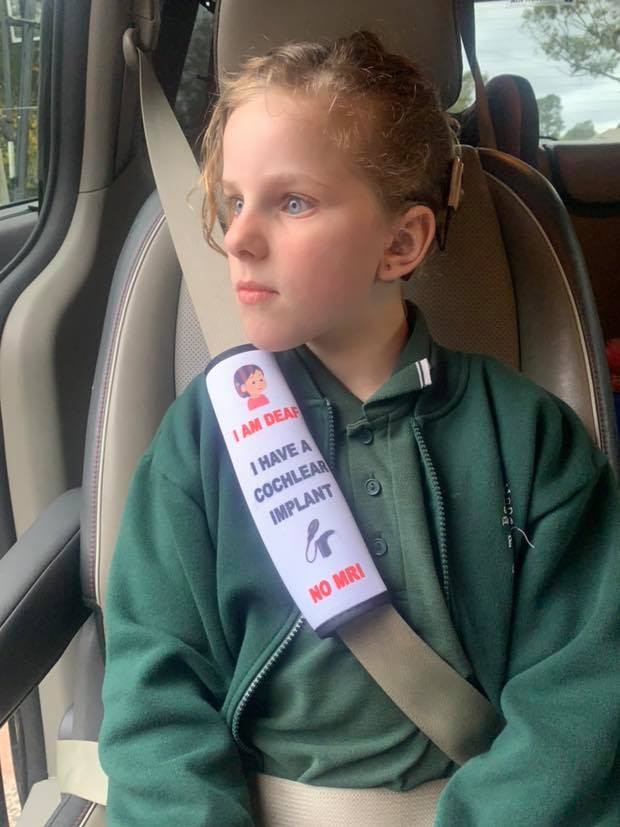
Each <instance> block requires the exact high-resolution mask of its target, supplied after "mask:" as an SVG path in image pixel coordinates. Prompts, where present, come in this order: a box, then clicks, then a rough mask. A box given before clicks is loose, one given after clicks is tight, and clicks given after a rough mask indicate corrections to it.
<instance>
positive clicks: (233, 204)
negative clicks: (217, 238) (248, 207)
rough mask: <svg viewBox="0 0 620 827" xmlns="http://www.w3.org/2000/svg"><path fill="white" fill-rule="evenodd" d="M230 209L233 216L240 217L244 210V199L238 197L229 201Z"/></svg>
mask: <svg viewBox="0 0 620 827" xmlns="http://www.w3.org/2000/svg"><path fill="white" fill-rule="evenodd" d="M229 204H230V209H231V212H232V214H233V215H239V213H240V212H241V210H242V209H243V199H242V198H239V197H238V196H237V195H235V196H233V197H232V198H230V199H229Z"/></svg>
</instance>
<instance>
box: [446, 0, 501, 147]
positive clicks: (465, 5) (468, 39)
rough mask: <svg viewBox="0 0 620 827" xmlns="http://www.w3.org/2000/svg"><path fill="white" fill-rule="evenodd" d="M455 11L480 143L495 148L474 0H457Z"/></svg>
mask: <svg viewBox="0 0 620 827" xmlns="http://www.w3.org/2000/svg"><path fill="white" fill-rule="evenodd" d="M456 11H457V17H458V23H459V29H460V32H461V39H462V41H463V47H464V49H465V54H466V56H467V62H468V63H469V68H470V69H471V74H472V77H473V79H474V87H475V90H476V110H477V117H478V135H479V137H480V145H481V146H484V147H488V148H489V149H497V141H496V138H495V127H494V126H493V118H492V117H491V110H490V109H489V98H488V96H487V90H486V87H485V85H484V80H483V79H482V72H481V71H480V65H479V63H478V58H477V56H476V14H475V9H474V0H457V2H456Z"/></svg>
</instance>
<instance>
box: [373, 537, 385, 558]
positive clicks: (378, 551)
mask: <svg viewBox="0 0 620 827" xmlns="http://www.w3.org/2000/svg"><path fill="white" fill-rule="evenodd" d="M387 550H388V544H387V543H386V542H385V540H384V539H383V537H375V539H374V540H373V541H372V551H373V554H374V555H375V557H382V556H383V555H384V554H387Z"/></svg>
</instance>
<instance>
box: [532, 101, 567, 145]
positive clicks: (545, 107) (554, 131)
mask: <svg viewBox="0 0 620 827" xmlns="http://www.w3.org/2000/svg"><path fill="white" fill-rule="evenodd" d="M536 103H537V104H538V119H539V122H540V125H539V129H538V132H539V134H540V135H543V136H544V137H545V138H559V137H560V133H561V132H562V130H563V129H564V120H563V118H562V99H561V98H560V96H559V95H545V96H544V97H542V98H537V99H536Z"/></svg>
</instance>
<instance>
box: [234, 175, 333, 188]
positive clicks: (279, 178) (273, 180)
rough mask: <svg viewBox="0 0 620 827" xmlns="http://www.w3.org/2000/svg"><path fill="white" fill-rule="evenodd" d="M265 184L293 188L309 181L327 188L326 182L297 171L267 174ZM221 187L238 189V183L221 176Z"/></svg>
mask: <svg viewBox="0 0 620 827" xmlns="http://www.w3.org/2000/svg"><path fill="white" fill-rule="evenodd" d="M263 180H264V182H265V184H266V185H267V186H281V187H290V188H291V189H294V188H295V187H294V186H293V185H294V184H298V183H302V182H309V183H311V184H314V185H315V186H318V187H321V188H322V189H327V188H328V186H329V184H326V183H325V182H324V181H319V180H318V179H317V178H313V177H312V176H311V175H305V174H304V173H298V172H292V173H288V172H283V173H277V174H275V175H268V176H267V177H266V178H265V179H263ZM221 184H222V187H223V188H224V189H231V190H235V189H239V186H238V184H237V183H236V182H235V181H227V180H226V179H224V178H222V180H221Z"/></svg>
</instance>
